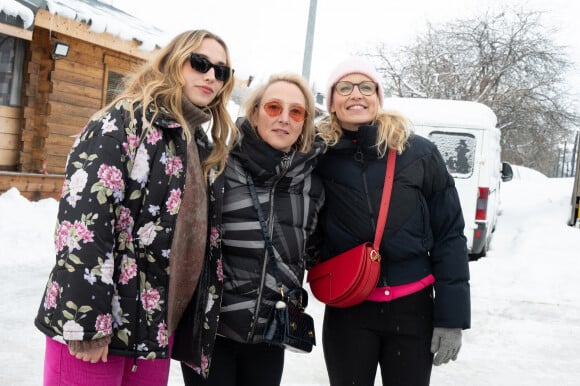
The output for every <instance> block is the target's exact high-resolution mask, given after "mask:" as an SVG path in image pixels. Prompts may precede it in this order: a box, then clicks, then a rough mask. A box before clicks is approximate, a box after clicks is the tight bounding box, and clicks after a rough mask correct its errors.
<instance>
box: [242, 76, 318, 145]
mask: <svg viewBox="0 0 580 386" xmlns="http://www.w3.org/2000/svg"><path fill="white" fill-rule="evenodd" d="M276 82H287V83H290V84H293V85H295V86H296V87H298V88H299V89H300V91H301V92H302V94H303V95H304V100H305V101H306V106H305V107H306V118H305V119H304V124H303V126H302V134H300V136H299V137H298V140H297V141H296V143H295V144H294V146H293V149H295V150H296V151H299V152H302V153H306V152H309V151H310V150H311V149H312V144H313V142H314V137H315V129H314V114H315V106H314V96H313V95H312V91H310V88H309V87H308V83H306V80H304V78H303V77H302V76H300V75H298V74H295V73H279V74H273V75H271V76H270V78H269V79H268V81H267V82H266V83H264V84H263V85H261V86H259V87H258V88H256V89H255V90H254V91H253V92H252V94H251V95H250V96H249V97H248V99H247V100H246V102H245V112H246V117H247V118H248V120H249V121H250V122H252V121H253V120H254V118H256V114H258V109H259V108H260V104H261V103H262V98H263V97H264V93H265V92H266V90H267V89H268V87H270V86H271V85H272V84H273V83H276ZM256 134H257V133H256Z"/></svg>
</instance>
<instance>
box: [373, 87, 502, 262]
mask: <svg viewBox="0 0 580 386" xmlns="http://www.w3.org/2000/svg"><path fill="white" fill-rule="evenodd" d="M383 107H384V108H385V109H387V110H389V109H392V110H396V111H399V112H400V113H401V114H403V115H404V116H406V117H407V118H408V119H410V120H411V122H412V123H413V126H414V129H415V133H416V134H419V135H421V136H424V137H426V138H429V139H430V140H431V141H433V142H434V143H435V144H436V145H437V148H438V149H439V151H440V153H441V155H442V156H443V159H444V161H445V163H446V165H447V170H449V173H450V174H451V175H452V176H453V178H454V179H455V186H456V187H457V191H458V193H459V200H460V201H461V208H462V210H463V216H464V219H465V237H466V238H467V247H468V250H469V256H470V259H471V260H476V259H478V258H479V257H482V256H485V255H486V252H487V250H488V248H489V243H490V241H491V235H492V232H493V231H494V230H495V225H496V222H497V217H498V214H499V210H500V185H501V181H502V180H503V181H509V180H511V178H512V175H513V173H512V169H511V166H510V165H509V164H507V163H502V162H501V161H500V154H501V148H500V130H499V129H498V128H497V127H496V124H497V117H496V116H495V114H494V112H493V111H492V110H491V109H490V108H489V107H487V106H485V105H483V104H481V103H477V102H468V101H454V100H442V99H420V98H386V99H385V102H384V104H383Z"/></svg>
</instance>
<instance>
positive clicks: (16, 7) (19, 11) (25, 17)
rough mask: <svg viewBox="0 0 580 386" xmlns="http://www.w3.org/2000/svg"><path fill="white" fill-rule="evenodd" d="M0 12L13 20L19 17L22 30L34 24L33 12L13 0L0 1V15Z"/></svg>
mask: <svg viewBox="0 0 580 386" xmlns="http://www.w3.org/2000/svg"><path fill="white" fill-rule="evenodd" d="M1 12H4V13H5V14H6V15H8V16H12V17H14V18H17V17H20V18H21V19H22V24H23V27H24V29H28V28H30V26H31V25H32V23H34V12H32V10H31V9H30V8H28V7H26V6H24V5H22V4H20V3H18V2H16V1H15V0H0V13H1Z"/></svg>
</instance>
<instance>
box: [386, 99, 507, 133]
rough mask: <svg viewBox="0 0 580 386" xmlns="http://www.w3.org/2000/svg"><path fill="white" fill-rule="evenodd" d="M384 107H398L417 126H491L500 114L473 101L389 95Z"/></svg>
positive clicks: (397, 109)
mask: <svg viewBox="0 0 580 386" xmlns="http://www.w3.org/2000/svg"><path fill="white" fill-rule="evenodd" d="M383 108H384V109H386V110H396V111H398V112H400V113H401V114H403V115H404V116H406V117H407V118H409V119H410V120H411V122H413V125H415V126H435V127H440V126H445V127H469V128H473V129H489V128H490V127H495V126H496V124H497V117H496V115H495V114H494V112H493V111H492V110H491V109H490V108H489V107H487V106H486V105H484V104H482V103H478V102H471V101H457V100H444V99H426V98H395V97H393V98H385V101H384V103H383Z"/></svg>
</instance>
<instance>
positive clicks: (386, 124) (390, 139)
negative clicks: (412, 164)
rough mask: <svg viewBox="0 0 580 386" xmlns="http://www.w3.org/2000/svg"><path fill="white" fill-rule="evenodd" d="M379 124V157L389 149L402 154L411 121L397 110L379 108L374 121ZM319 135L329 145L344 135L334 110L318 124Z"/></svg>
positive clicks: (376, 124) (410, 127)
mask: <svg viewBox="0 0 580 386" xmlns="http://www.w3.org/2000/svg"><path fill="white" fill-rule="evenodd" d="M371 124H372V125H374V126H377V141H376V143H375V146H376V148H377V154H378V156H379V158H382V157H384V156H385V154H386V153H387V150H389V149H395V150H397V153H399V154H401V153H402V152H403V150H405V146H406V144H407V141H408V139H409V136H410V135H411V132H412V127H413V126H412V124H411V122H410V121H409V120H408V119H407V118H405V117H404V116H403V115H401V114H400V113H398V112H396V111H389V110H382V109H380V108H379V109H378V111H377V114H376V117H375V119H374V121H373V122H372V123H371ZM317 129H318V136H319V137H320V138H322V140H323V141H324V142H325V143H326V145H327V146H333V145H335V144H336V143H337V142H338V140H339V139H340V138H341V137H342V130H343V129H342V125H341V124H340V121H339V120H338V117H337V116H336V113H335V112H333V113H331V114H330V116H329V117H327V118H326V119H324V120H322V121H321V122H320V123H319V124H318V127H317Z"/></svg>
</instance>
